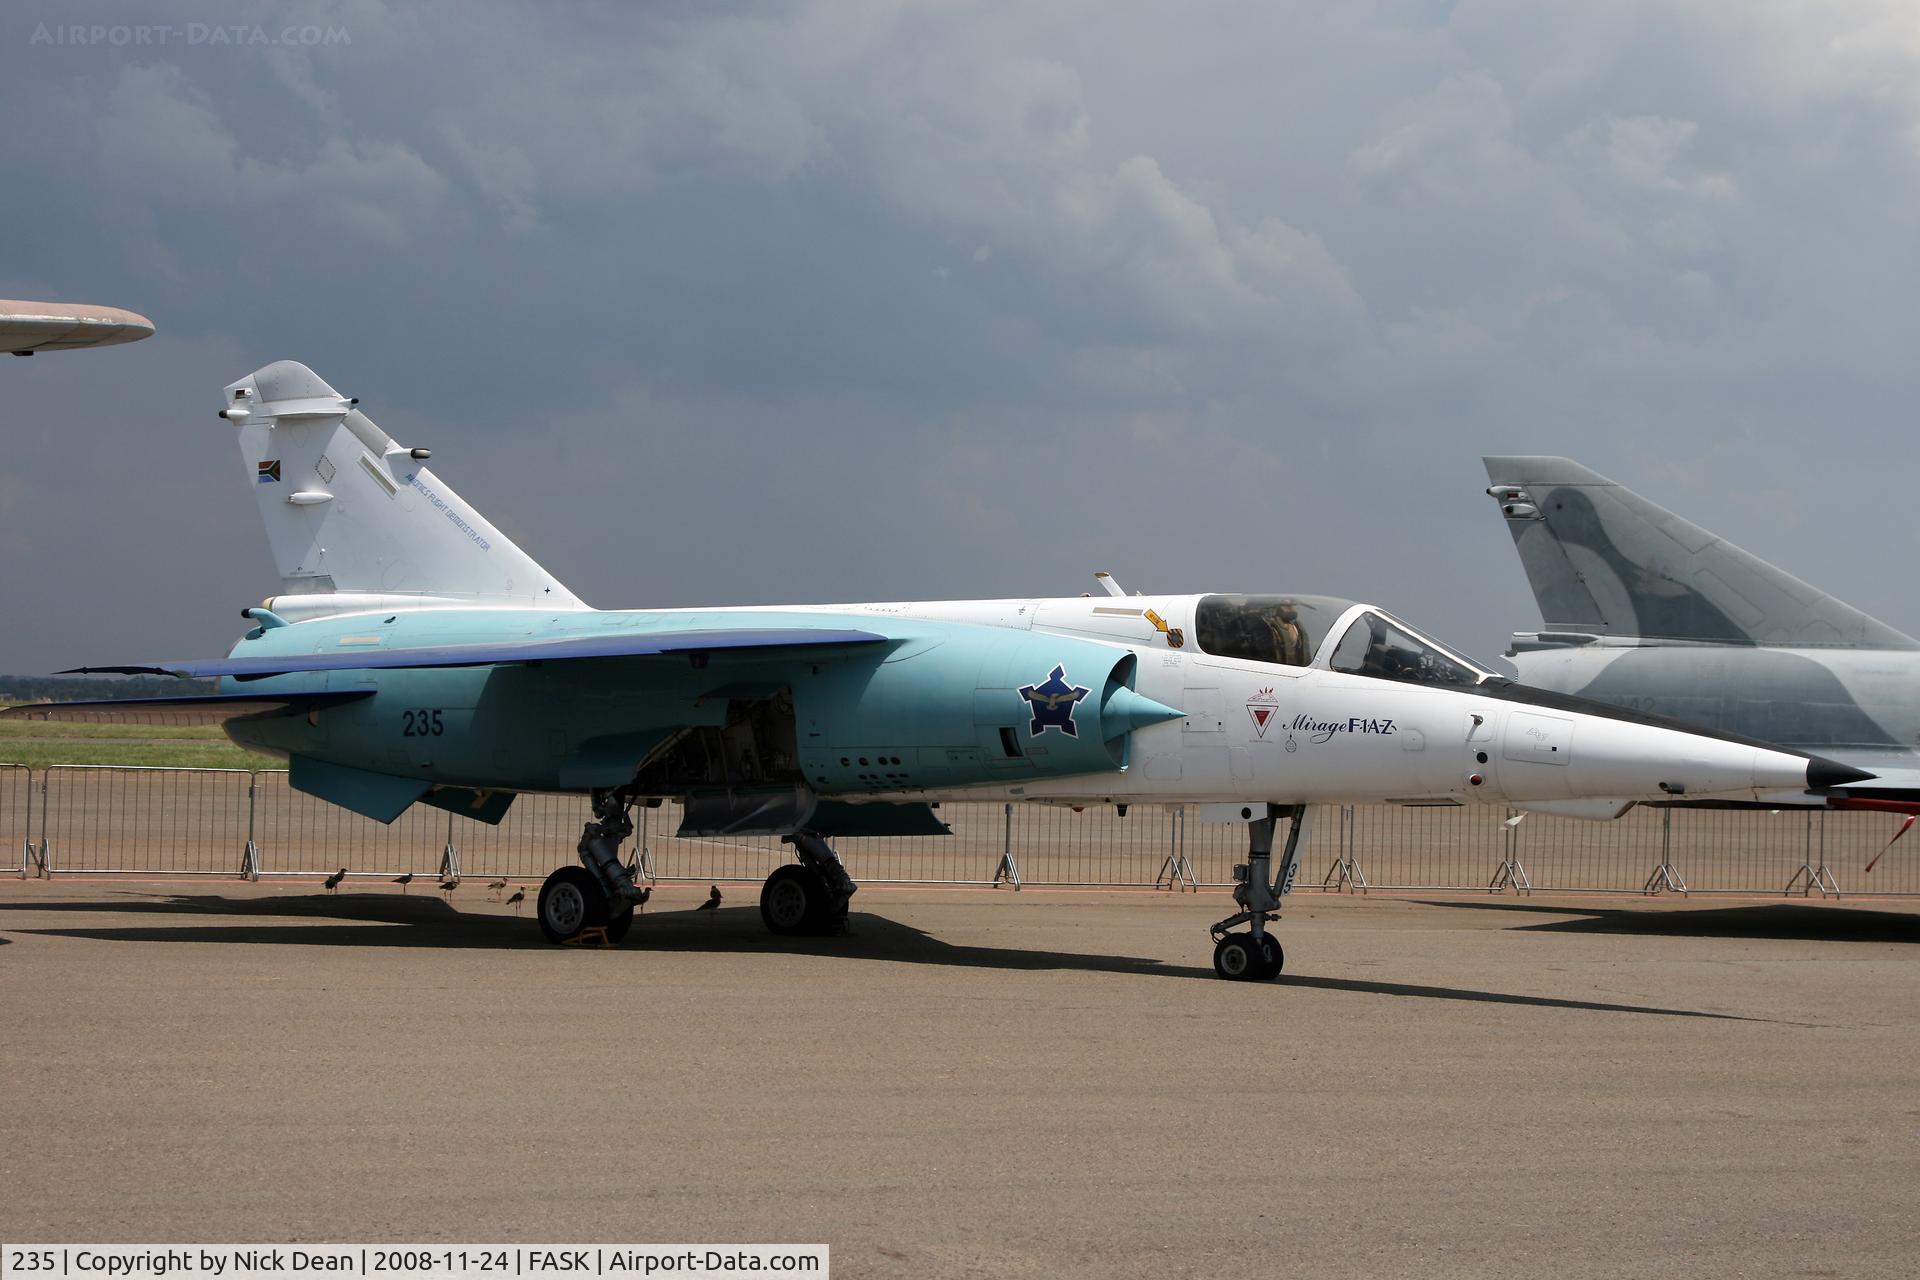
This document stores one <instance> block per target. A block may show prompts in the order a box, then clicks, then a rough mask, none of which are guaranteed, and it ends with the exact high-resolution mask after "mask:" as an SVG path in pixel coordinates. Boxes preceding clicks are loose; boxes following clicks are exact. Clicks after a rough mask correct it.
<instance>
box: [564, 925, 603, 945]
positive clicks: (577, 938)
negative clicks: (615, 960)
mask: <svg viewBox="0 0 1920 1280" xmlns="http://www.w3.org/2000/svg"><path fill="white" fill-rule="evenodd" d="M563 945H565V946H569V947H610V946H612V945H613V940H612V939H611V938H609V937H607V931H606V929H605V928H603V927H602V926H600V925H595V926H593V927H592V928H591V929H582V930H581V931H580V932H578V933H576V934H574V935H573V936H572V937H571V938H568V939H567V940H566V942H565V943H564V944H563Z"/></svg>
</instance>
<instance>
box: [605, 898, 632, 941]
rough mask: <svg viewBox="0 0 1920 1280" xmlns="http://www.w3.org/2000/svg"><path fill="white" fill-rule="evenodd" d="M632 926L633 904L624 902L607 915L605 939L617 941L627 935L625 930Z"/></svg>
mask: <svg viewBox="0 0 1920 1280" xmlns="http://www.w3.org/2000/svg"><path fill="white" fill-rule="evenodd" d="M631 928H633V904H632V903H631V902H628V903H625V904H623V905H622V906H621V908H620V909H619V910H618V911H616V912H614V913H613V914H612V915H610V916H608V917H607V941H608V942H619V941H620V940H621V939H623V938H625V937H626V936H627V930H629V929H631Z"/></svg>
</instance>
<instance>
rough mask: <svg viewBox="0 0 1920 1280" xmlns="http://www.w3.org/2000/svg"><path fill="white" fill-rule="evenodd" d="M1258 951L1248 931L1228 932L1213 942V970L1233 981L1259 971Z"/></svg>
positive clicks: (1251, 975) (1238, 980)
mask: <svg viewBox="0 0 1920 1280" xmlns="http://www.w3.org/2000/svg"><path fill="white" fill-rule="evenodd" d="M1259 968H1260V951H1259V948H1257V947H1255V946H1254V945H1253V935H1252V934H1250V933H1230V934H1228V935H1227V936H1226V937H1224V938H1222V939H1220V941H1218V942H1216V943H1214V944H1213V971H1214V972H1215V973H1217V974H1219V975H1220V976H1221V977H1223V978H1227V979H1230V980H1232V981H1235V982H1241V981H1245V980H1246V979H1248V978H1251V977H1253V975H1254V974H1255V973H1257V972H1259Z"/></svg>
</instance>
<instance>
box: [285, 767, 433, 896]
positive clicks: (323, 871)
mask: <svg viewBox="0 0 1920 1280" xmlns="http://www.w3.org/2000/svg"><path fill="white" fill-rule="evenodd" d="M254 778H255V784H254V824H253V831H254V835H253V839H254V844H255V845H256V847H257V848H258V849H259V850H260V863H259V866H260V874H261V875H263V876H298V875H332V874H333V873H334V872H336V871H338V870H339V869H340V868H342V867H345V868H346V869H347V878H348V880H349V881H351V880H355V879H374V878H386V879H392V878H393V877H395V876H399V875H404V874H406V873H408V872H412V873H413V874H414V875H416V876H418V877H420V878H421V879H422V880H424V879H426V878H427V877H429V876H434V875H437V874H438V873H439V870H440V858H441V855H442V854H443V853H444V852H445V851H446V847H447V825H448V824H447V820H448V818H449V817H450V816H451V815H449V814H448V813H446V812H445V811H444V810H440V809H436V808H434V807H433V806H432V805H426V804H416V805H414V806H413V807H412V808H411V809H408V810H407V811H406V812H405V813H403V814H401V815H400V816H399V817H398V818H396V819H394V821H393V822H392V823H380V822H375V821H374V820H373V819H372V818H363V817H361V816H360V815H359V814H357V813H349V812H348V811H347V810H345V809H342V808H340V807H339V806H338V805H333V804H328V803H327V802H326V801H324V800H320V799H316V798H315V797H313V796H310V795H307V794H306V793H305V792H303V791H295V790H294V789H293V788H292V787H291V786H290V785H288V783H287V774H286V771H285V770H277V769H269V770H263V771H262V772H260V773H258V774H255V775H254Z"/></svg>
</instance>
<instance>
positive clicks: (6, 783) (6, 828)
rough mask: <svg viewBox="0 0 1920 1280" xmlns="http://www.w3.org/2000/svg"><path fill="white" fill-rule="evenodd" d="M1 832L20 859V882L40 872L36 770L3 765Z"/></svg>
mask: <svg viewBox="0 0 1920 1280" xmlns="http://www.w3.org/2000/svg"><path fill="white" fill-rule="evenodd" d="M0 832H4V833H5V834H6V838H7V841H8V842H9V843H10V844H11V845H12V846H13V848H14V851H15V852H17V853H18V854H19V855H20V878H21V879H23V880H24V879H26V878H27V877H28V876H30V875H32V874H33V873H34V872H35V871H37V870H38V869H39V866H40V851H39V849H38V848H37V847H36V846H35V845H34V843H33V770H31V769H29V768H27V766H25V765H23V764H0Z"/></svg>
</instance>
